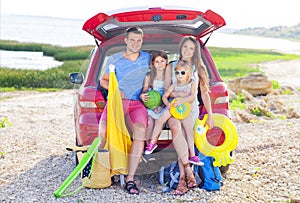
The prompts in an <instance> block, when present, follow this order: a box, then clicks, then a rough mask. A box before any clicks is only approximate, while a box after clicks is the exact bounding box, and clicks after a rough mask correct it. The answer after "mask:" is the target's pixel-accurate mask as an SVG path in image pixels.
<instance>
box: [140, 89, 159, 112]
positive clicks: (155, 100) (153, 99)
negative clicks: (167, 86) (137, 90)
mask: <svg viewBox="0 0 300 203" xmlns="http://www.w3.org/2000/svg"><path fill="white" fill-rule="evenodd" d="M147 94H148V100H147V101H145V102H144V105H145V106H146V107H147V108H148V109H151V110H153V109H156V108H157V107H159V106H160V105H161V103H162V100H161V95H160V93H159V92H158V91H156V90H150V91H149V92H148V93H147Z"/></svg>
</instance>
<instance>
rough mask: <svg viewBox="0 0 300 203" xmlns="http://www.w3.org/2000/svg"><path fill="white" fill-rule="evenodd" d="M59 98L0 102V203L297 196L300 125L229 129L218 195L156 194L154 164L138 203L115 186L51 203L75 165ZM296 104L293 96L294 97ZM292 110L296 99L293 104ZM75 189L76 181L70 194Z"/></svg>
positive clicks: (69, 122)
mask: <svg viewBox="0 0 300 203" xmlns="http://www.w3.org/2000/svg"><path fill="white" fill-rule="evenodd" d="M74 93H75V90H64V91H60V92H49V93H38V92H13V93H12V92H10V93H2V94H1V97H0V102H1V105H0V110H1V111H0V118H3V117H7V118H8V119H9V121H10V122H11V123H12V126H10V127H6V128H0V202H26V203H27V202H125V201H126V202H181V201H182V202H290V201H291V202H293V201H294V202H296V200H298V201H300V200H299V195H300V176H299V171H300V146H299V143H300V119H287V120H279V119H277V120H267V121H265V122H262V123H259V122H257V123H251V124H250V123H236V127H237V129H238V132H239V144H238V147H237V149H236V150H235V151H234V157H235V159H236V161H235V162H234V163H233V164H232V165H230V168H229V171H228V172H227V173H226V174H224V175H223V182H224V186H223V187H222V188H221V190H220V191H215V192H207V191H205V190H203V189H199V188H197V189H193V190H190V191H189V192H188V193H187V194H186V195H184V196H181V197H179V196H173V195H171V194H170V193H162V192H161V187H160V186H159V184H158V181H157V173H153V174H146V173H147V172H146V171H149V168H151V167H152V166H153V165H154V164H153V163H149V162H148V163H147V165H145V164H143V165H141V166H140V168H139V172H140V173H141V174H146V175H138V176H136V179H137V183H138V185H139V188H140V189H141V194H140V195H139V196H135V195H129V194H127V193H125V191H124V190H123V189H122V188H121V187H120V185H119V184H117V183H115V184H113V185H112V186H111V187H109V188H106V189H87V188H84V189H82V190H80V191H79V192H77V193H76V194H74V195H72V196H69V197H64V198H58V199H56V198H55V197H54V196H53V192H54V191H56V190H57V188H58V187H59V186H60V185H61V184H62V182H63V181H64V180H65V179H66V178H67V177H68V175H69V174H70V173H71V172H72V171H73V169H74V166H75V158H74V154H73V153H72V152H69V151H66V150H65V148H66V146H72V145H74V136H75V135H74V124H73V111H72V107H73V106H72V105H73V101H72V100H73V95H74ZM299 97H300V96H299ZM294 101H295V102H297V103H298V106H299V101H300V98H298V99H296V100H294ZM78 186H80V180H79V178H78V179H76V180H75V181H74V183H73V184H72V185H71V188H70V189H71V190H72V189H75V188H77V187H78Z"/></svg>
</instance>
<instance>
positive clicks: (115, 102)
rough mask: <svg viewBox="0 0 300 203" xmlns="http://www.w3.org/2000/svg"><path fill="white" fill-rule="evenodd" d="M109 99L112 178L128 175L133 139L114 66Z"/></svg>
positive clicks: (108, 118) (110, 76) (107, 143)
mask: <svg viewBox="0 0 300 203" xmlns="http://www.w3.org/2000/svg"><path fill="white" fill-rule="evenodd" d="M109 70H110V74H109V86H108V99H107V134H106V145H105V149H108V150H109V151H110V165H111V176H113V175H116V174H127V173H128V170H127V168H128V167H127V165H128V153H129V151H130V147H131V143H132V141H131V138H130V135H129V133H128V130H127V127H126V125H125V120H124V111H123V105H122V99H121V94H120V90H119V88H118V81H117V79H116V75H115V67H114V65H110V67H109Z"/></svg>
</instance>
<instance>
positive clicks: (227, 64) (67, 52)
mask: <svg viewBox="0 0 300 203" xmlns="http://www.w3.org/2000/svg"><path fill="white" fill-rule="evenodd" d="M92 48H93V46H78V47H60V46H52V45H48V44H39V43H19V42H17V41H7V40H0V49H2V50H12V51H40V52H43V54H44V55H45V56H52V57H54V58H55V59H56V60H58V61H63V62H64V63H63V65H61V66H59V67H57V68H51V69H47V70H20V69H11V68H5V67H0V86H1V87H3V88H15V89H17V90H21V89H22V88H23V89H24V88H25V89H30V88H33V89H37V88H38V89H42V88H46V89H48V88H50V89H51V88H54V89H69V88H73V84H71V83H70V82H69V80H68V76H69V73H70V72H82V73H84V74H85V70H86V68H87V63H88V60H87V59H88V56H89V55H90V52H91V50H92ZM209 50H210V52H211V55H212V57H213V59H214V61H215V63H216V66H217V67H218V70H219V72H220V75H221V77H222V78H223V80H224V81H225V82H227V81H228V80H230V79H234V78H236V77H240V76H245V75H247V74H249V73H251V72H257V71H259V70H258V69H257V68H256V64H257V63H261V62H266V61H273V60H292V59H296V58H300V56H298V55H292V54H281V53H278V52H274V51H268V50H252V49H235V48H216V47H209Z"/></svg>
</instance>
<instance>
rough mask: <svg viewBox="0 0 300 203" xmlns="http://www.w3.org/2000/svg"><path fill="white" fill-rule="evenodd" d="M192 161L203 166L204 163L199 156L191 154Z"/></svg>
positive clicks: (190, 159)
mask: <svg viewBox="0 0 300 203" xmlns="http://www.w3.org/2000/svg"><path fill="white" fill-rule="evenodd" d="M189 161H190V163H192V164H195V165H198V166H203V165H204V163H203V162H202V161H200V159H199V157H197V156H191V157H190V158H189Z"/></svg>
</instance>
